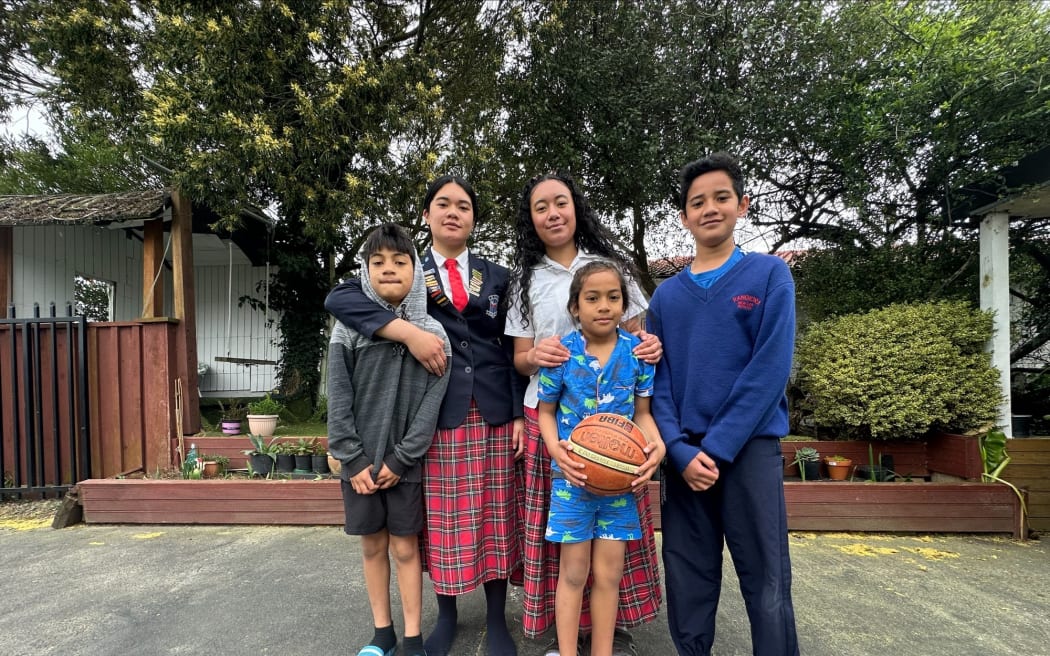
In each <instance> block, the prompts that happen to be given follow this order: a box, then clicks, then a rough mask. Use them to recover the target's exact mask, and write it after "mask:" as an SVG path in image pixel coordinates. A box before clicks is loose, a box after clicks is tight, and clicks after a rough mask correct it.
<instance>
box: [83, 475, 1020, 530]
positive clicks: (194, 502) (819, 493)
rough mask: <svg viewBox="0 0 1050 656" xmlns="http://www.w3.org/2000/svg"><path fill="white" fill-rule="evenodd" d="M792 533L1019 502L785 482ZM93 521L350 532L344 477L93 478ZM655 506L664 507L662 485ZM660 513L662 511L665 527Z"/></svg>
mask: <svg viewBox="0 0 1050 656" xmlns="http://www.w3.org/2000/svg"><path fill="white" fill-rule="evenodd" d="M784 488H785V495H786V498H787V508H788V528H789V529H791V530H809V531H892V532H907V531H916V532H950V533H970V532H973V533H1009V534H1012V535H1014V536H1015V537H1021V536H1023V535H1024V533H1023V531H1022V530H1021V518H1020V515H1021V510H1020V503H1019V501H1018V499H1017V496H1016V495H1015V494H1014V492H1013V490H1011V489H1010V488H1008V487H1006V486H1005V485H1000V484H996V483H973V482H963V483H925V482H917V483H858V482H831V481H828V482H811V483H793V482H788V483H785V484H784ZM79 489H80V502H81V504H82V505H83V509H84V521H86V522H88V523H122V524H269V525H284V524H289V525H290V524H299V525H302V524H321V525H341V524H342V523H343V503H342V498H341V495H340V490H339V481H338V480H337V479H325V480H281V481H272V480H259V479H255V480H236V479H229V480H200V481H185V480H155V479H124V480H112V479H92V480H88V481H84V482H82V483H81V484H80V485H79ZM650 494H651V495H652V496H651V497H650V498H651V499H652V500H653V502H654V504H655V502H656V501H658V494H659V493H658V488H657V486H656V484H653V486H652V487H651V488H650ZM658 510H659V506H658V505H655V506H654V513H655V517H654V519H655V520H656V524H657V527H658V528H659V526H660V517H659V512H658Z"/></svg>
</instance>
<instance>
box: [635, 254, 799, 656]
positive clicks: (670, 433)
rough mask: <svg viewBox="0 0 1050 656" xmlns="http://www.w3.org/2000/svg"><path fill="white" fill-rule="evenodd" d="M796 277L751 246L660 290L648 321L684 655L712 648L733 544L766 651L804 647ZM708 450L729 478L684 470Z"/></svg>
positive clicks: (667, 562) (671, 592)
mask: <svg viewBox="0 0 1050 656" xmlns="http://www.w3.org/2000/svg"><path fill="white" fill-rule="evenodd" d="M794 295H795V289H794V283H793V281H792V279H791V273H790V271H789V270H788V268H787V265H786V264H785V263H784V262H783V261H782V260H781V259H780V258H778V257H776V256H772V255H763V254H757V253H749V254H747V255H745V256H744V257H743V258H741V259H740V260H739V262H737V264H736V265H735V266H733V267H732V268H730V269H729V270H728V271H726V272H725V273H724V275H723V276H722V277H721V278H720V279H718V280H717V281H716V282H714V284H713V285H711V286H710V288H708V289H703V288H701V287H700V286H699V285H698V284H697V283H696V282H695V281H694V280H693V279H692V277H691V275H690V272H689V270H688V269H686V270H685V271H683V272H681V273H680V274H678V275H677V276H675V277H673V278H671V279H669V280H668V281H666V282H665V283H663V284H662V285H660V287H658V288H657V290H656V293H655V294H653V298H652V300H651V302H650V304H649V315H648V318H647V320H648V327H649V330H650V332H652V333H654V334H655V335H657V336H658V337H659V338H660V339H661V341H662V342H663V347H664V355H663V358H662V359H661V361H660V363H659V364H658V365H657V369H656V381H655V391H654V395H653V402H652V407H653V417H654V418H655V420H656V424H657V426H658V427H659V429H660V435H661V436H662V437H663V440H664V442H665V443H666V445H667V458H668V466H667V475H666V478H665V481H666V482H665V485H666V499H665V501H664V504H663V507H662V515H661V517H662V520H661V524H662V530H663V558H664V567H665V570H666V585H667V600H668V609H667V610H668V623H669V624H670V629H671V636H672V639H673V640H674V643H675V646H676V647H677V649H678V653H679V654H688V655H689V656H694V655H696V654H710V653H711V645H712V643H713V642H714V631H715V614H716V611H717V608H718V598H719V594H720V592H721V585H722V553H723V545H724V544H726V545H728V546H729V551H730V554H731V555H732V557H733V562H734V565H735V567H736V571H737V574H738V577H739V579H740V589H741V592H742V594H743V597H744V602H745V605H746V607H747V612H748V618H749V619H750V622H751V638H752V644H753V648H754V653H755V654H762V655H763V656H794V655H796V654H798V640H797V637H796V633H795V614H794V608H793V606H792V603H791V562H790V558H789V555H788V543H787V512H786V509H785V505H784V484H783V468H782V465H781V457H780V438H781V437H782V436H784V435H785V434H786V433H787V430H788V419H787V399H786V397H785V393H784V391H785V388H786V386H787V380H788V375H789V373H790V370H791V357H792V352H793V349H794V335H795V304H794ZM701 450H702V451H704V452H705V453H707V454H708V455H709V456H711V457H712V458H713V459H714V460H715V461H716V463H717V464H718V469H719V479H718V481H717V482H716V483H715V485H714V486H712V487H711V488H710V489H709V490H706V491H704V492H694V491H693V490H692V489H690V488H689V486H688V484H686V482H685V480H684V479H683V478H682V476H681V472H682V471H683V470H684V469H685V467H686V465H687V464H688V463H689V462H690V461H691V460H692V459H693V458H695V457H696V455H697V453H699V452H700V451H701Z"/></svg>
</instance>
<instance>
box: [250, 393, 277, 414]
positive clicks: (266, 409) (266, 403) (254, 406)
mask: <svg viewBox="0 0 1050 656" xmlns="http://www.w3.org/2000/svg"><path fill="white" fill-rule="evenodd" d="M282 412H284V404H283V403H281V402H280V401H277V400H275V399H274V398H273V397H271V396H270V395H269V394H267V395H266V396H264V397H263V398H261V399H259V400H258V401H252V402H251V403H249V404H248V414H250V415H279V414H281V413H282Z"/></svg>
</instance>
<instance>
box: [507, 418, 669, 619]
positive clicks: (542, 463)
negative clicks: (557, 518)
mask: <svg viewBox="0 0 1050 656" xmlns="http://www.w3.org/2000/svg"><path fill="white" fill-rule="evenodd" d="M536 417H537V413H536V410H535V409H534V408H525V433H526V440H525V445H526V446H525V457H524V458H523V459H522V464H523V466H520V467H519V468H518V476H519V485H520V486H521V488H520V489H524V490H525V494H524V499H522V501H523V502H524V503H522V504H521V505H520V506H519V511H520V512H521V513H522V525H523V526H524V532H523V535H524V540H525V545H524V548H523V551H524V556H525V560H524V581H523V587H524V593H525V595H524V596H525V599H524V616H523V617H522V627H523V629H524V631H525V635H526V636H528V637H530V638H535V637H538V636H540V635H542V634H543V633H545V632H546V631H547V630H548V629H550V628H552V627H553V626H554V598H555V593H556V591H557V588H558V545H557V544H556V543H553V542H547V541H546V540H545V539H544V533H545V531H546V528H547V512H548V508H549V507H550V494H551V468H550V456H549V455H548V453H547V448H546V446H545V445H544V443H543V439H542V438H541V437H540V429H539V425H538V424H537V423H536ZM635 496H636V498H637V499H638V516H639V518H640V519H641V520H642V539H641V540H631V541H630V542H628V543H627V556H626V561H625V562H624V570H623V579H621V581H620V604H619V608H618V610H617V614H616V625H617V626H618V627H620V628H623V629H628V628H631V627H634V626H638V625H640V624H644V623H646V622H650V621H652V620H653V618H655V617H656V615H657V613H658V612H659V611H660V605H661V604H662V603H663V589H662V588H661V586H660V566H659V561H658V560H657V555H656V538H655V535H654V533H653V514H652V509H651V508H650V504H649V495H648V494H647V493H646V491H645V490H639V491H638V492H637V493H636V495H635ZM588 597H589V595H588V594H587V593H585V594H584V597H583V613H582V614H581V615H580V630H581V631H582V632H584V633H589V632H590V630H591V615H590V609H589V608H588V603H587V600H588Z"/></svg>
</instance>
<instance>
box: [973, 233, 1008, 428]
mask: <svg viewBox="0 0 1050 656" xmlns="http://www.w3.org/2000/svg"><path fill="white" fill-rule="evenodd" d="M980 239H981V267H980V273H981V309H982V310H991V311H993V312H994V313H995V315H994V317H993V318H992V323H993V326H994V328H995V333H994V334H993V335H992V339H991V343H990V344H989V345H988V347H989V348H988V350H989V351H990V352H991V354H992V366H994V367H995V368H996V369H998V370H999V391H1000V392H1001V393H1002V395H1003V397H1002V402H1001V403H1000V405H999V418H998V421H997V423H998V425H999V426H1001V427H1002V430H1003V432H1004V433H1006V435H1007V437H1013V428H1012V426H1011V421H1010V412H1011V410H1010V406H1011V398H1010V215H1009V214H1007V213H1005V212H993V213H990V214H988V215H986V216H985V217H984V218H983V219H981V228H980Z"/></svg>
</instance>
